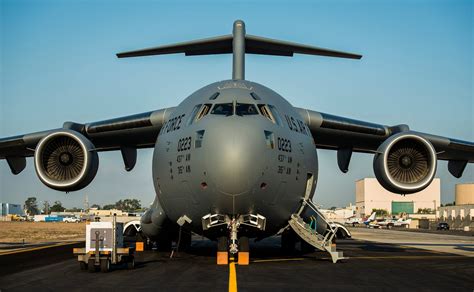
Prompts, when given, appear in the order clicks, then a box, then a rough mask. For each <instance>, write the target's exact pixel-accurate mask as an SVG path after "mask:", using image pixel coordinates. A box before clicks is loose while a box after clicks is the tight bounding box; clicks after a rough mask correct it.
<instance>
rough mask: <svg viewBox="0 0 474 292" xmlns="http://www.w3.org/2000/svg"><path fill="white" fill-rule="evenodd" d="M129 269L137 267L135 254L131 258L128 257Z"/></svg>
mask: <svg viewBox="0 0 474 292" xmlns="http://www.w3.org/2000/svg"><path fill="white" fill-rule="evenodd" d="M127 269H129V270H133V269H135V257H134V256H131V257H130V258H128V261H127Z"/></svg>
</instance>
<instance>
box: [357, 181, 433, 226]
mask: <svg viewBox="0 0 474 292" xmlns="http://www.w3.org/2000/svg"><path fill="white" fill-rule="evenodd" d="M440 200H441V182H440V179H439V178H435V179H433V181H432V182H431V184H430V185H429V186H428V187H427V188H426V189H424V190H422V191H420V192H417V193H414V194H410V195H407V196H404V195H401V194H396V193H392V192H389V191H387V190H386V189H385V188H384V187H382V186H381V185H380V184H379V182H378V181H377V179H375V178H363V179H360V180H358V181H356V216H357V217H366V216H370V214H371V213H372V209H384V210H387V212H388V213H389V214H392V215H394V216H395V215H399V214H401V213H407V214H414V213H417V212H418V209H431V210H432V211H433V212H435V211H436V210H437V209H438V207H439V206H440Z"/></svg>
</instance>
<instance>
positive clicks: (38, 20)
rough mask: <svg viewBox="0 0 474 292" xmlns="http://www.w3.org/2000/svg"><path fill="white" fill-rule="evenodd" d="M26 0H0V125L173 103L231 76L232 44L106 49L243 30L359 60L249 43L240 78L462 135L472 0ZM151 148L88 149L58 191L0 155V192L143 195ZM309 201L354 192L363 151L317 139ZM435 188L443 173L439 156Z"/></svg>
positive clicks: (73, 197)
mask: <svg viewBox="0 0 474 292" xmlns="http://www.w3.org/2000/svg"><path fill="white" fill-rule="evenodd" d="M254 2H256V1H246V2H232V1H213V2H212V1H211V2H206V1H200V2H199V4H197V3H195V2H194V1H189V2H182V1H172V2H171V1H170V2H164V1H111V0H110V1H104V0H99V1H72V0H71V1H26V0H14V1H11V0H0V10H1V15H0V25H1V27H0V35H1V39H0V42H1V43H0V49H1V60H0V61H1V66H0V68H1V72H0V74H1V84H0V85H1V91H0V137H5V136H11V135H17V134H22V133H29V132H34V131H39V130H44V129H50V128H56V127H60V126H61V125H62V123H63V122H64V121H77V122H90V121H96V120H102V119H107V118H112V117H117V116H122V115H128V114H133V113H140V112H144V111H149V110H153V109H158V108H163V107H169V106H174V105H177V104H178V103H179V102H181V101H182V100H183V99H184V98H185V97H186V96H188V95H189V94H191V93H192V92H193V91H195V90H197V89H198V88H200V87H202V86H205V85H206V84H209V83H211V82H214V81H217V80H223V79H229V78H230V77H231V62H232V59H231V56H230V55H218V56H204V57H184V56H183V55H167V56H156V57H146V58H132V59H123V60H118V59H117V58H116V57H115V53H117V52H120V51H125V50H130V49H137V48H143V47H149V46H155V45H160V44H167V43H173V42H178V41H186V40H192V39H198V38H203V37H209V36H216V35H223V34H229V33H231V31H232V23H233V21H234V20H236V19H242V20H244V21H245V22H246V25H247V33H249V34H253V35H261V36H265V37H271V38H278V39H283V40H288V41H294V42H301V43H305V44H312V45H316V46H321V47H327V48H333V49H338V50H346V51H351V52H357V53H361V54H363V55H364V57H363V59H362V60H361V61H354V60H345V59H334V58H324V57H315V56H302V55H296V56H295V57H293V58H284V57H271V56H255V55H249V56H247V58H246V60H247V62H246V78H247V79H248V80H252V81H255V82H259V83H261V84H263V85H266V86H268V87H270V88H272V89H274V90H275V91H277V92H278V93H280V94H281V95H283V96H284V97H285V98H287V99H288V100H289V102H290V103H292V104H293V105H295V106H299V107H306V108H309V109H313V110H317V111H322V112H328V113H332V114H336V115H343V116H347V117H352V118H356V119H362V120H366V121H372V122H377V123H383V124H387V125H394V124H400V123H407V124H409V125H410V127H411V128H412V129H414V130H418V131H424V132H429V133H433V134H438V135H443V136H448V137H453V138H459V139H464V140H469V141H473V140H474V120H473V116H474V103H473V72H472V71H473V66H474V63H473V38H474V37H473V27H474V22H473V2H472V1H349V0H347V1H287V2H286V1H260V2H258V3H254ZM151 157H152V151H151V150H143V151H140V152H139V159H138V163H137V167H136V168H135V170H134V171H133V172H131V173H127V172H125V171H124V170H123V165H122V161H121V158H120V153H101V154H100V159H101V161H100V169H99V172H98V174H97V176H96V179H95V180H94V181H93V182H92V184H91V185H90V186H88V187H87V188H85V189H83V190H81V191H78V192H74V193H70V194H67V195H66V194H64V193H60V192H56V191H53V190H50V189H48V188H47V187H45V186H43V185H42V184H41V183H40V182H39V180H38V179H37V178H36V174H35V173H34V167H33V161H32V160H28V167H27V169H26V170H25V171H24V172H23V173H21V174H20V175H18V176H13V175H11V174H10V172H9V169H8V166H7V164H6V162H5V161H0V201H3V202H11V203H23V202H24V200H25V199H26V197H28V196H36V197H37V198H38V199H39V200H40V201H44V200H49V201H55V200H60V201H62V202H63V204H64V205H66V206H68V207H72V206H78V207H80V206H82V205H83V200H84V195H85V194H87V195H88V197H89V201H90V202H91V203H99V204H105V203H112V202H115V201H117V200H118V199H121V198H127V197H136V198H139V199H141V201H142V203H143V204H145V205H147V204H148V203H151V202H152V200H153V198H154V190H153V186H152V180H151ZM319 158H320V176H319V182H318V188H317V193H316V197H315V198H316V201H317V202H318V203H320V204H322V205H324V206H326V207H330V206H333V205H338V206H342V205H345V204H347V203H349V202H354V200H355V195H354V192H355V184H354V181H355V180H357V179H360V178H363V177H373V176H374V174H373V170H372V156H371V155H365V154H355V155H354V156H353V159H352V161H351V165H350V171H349V173H348V174H342V173H340V172H339V170H338V168H337V164H336V153H334V152H331V151H319ZM437 177H440V178H441V184H442V201H443V202H449V201H453V200H454V186H455V184H456V183H463V182H472V181H474V167H473V166H472V165H470V166H468V168H467V170H466V172H465V174H464V177H463V178H462V179H459V180H456V179H454V178H452V177H451V176H450V175H449V173H448V172H447V169H446V163H445V162H440V163H439V167H438V172H437Z"/></svg>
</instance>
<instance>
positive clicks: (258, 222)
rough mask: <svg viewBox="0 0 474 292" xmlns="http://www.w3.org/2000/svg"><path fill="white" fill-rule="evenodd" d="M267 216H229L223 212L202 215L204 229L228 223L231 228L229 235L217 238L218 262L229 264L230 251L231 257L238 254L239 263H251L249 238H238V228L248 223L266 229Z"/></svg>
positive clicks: (228, 227) (219, 263)
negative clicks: (222, 213)
mask: <svg viewBox="0 0 474 292" xmlns="http://www.w3.org/2000/svg"><path fill="white" fill-rule="evenodd" d="M265 223H266V218H265V217H264V216H262V215H259V214H257V215H253V214H248V215H240V216H235V217H234V216H232V218H231V217H229V216H227V215H221V214H207V215H205V216H203V217H202V227H203V230H207V229H209V228H212V227H216V226H221V225H224V224H225V225H227V229H228V230H229V235H228V236H222V237H219V238H218V239H217V264H218V265H227V264H228V262H229V254H228V253H229V252H230V253H231V255H232V257H231V259H234V257H233V256H237V258H238V264H239V265H248V264H249V258H250V253H249V250H250V248H249V238H248V237H246V236H242V237H240V239H239V238H238V230H239V227H240V225H247V226H252V227H255V228H258V229H259V230H265Z"/></svg>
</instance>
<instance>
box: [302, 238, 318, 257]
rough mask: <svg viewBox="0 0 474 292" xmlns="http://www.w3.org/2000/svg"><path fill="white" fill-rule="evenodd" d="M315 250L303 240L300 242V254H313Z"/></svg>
mask: <svg viewBox="0 0 474 292" xmlns="http://www.w3.org/2000/svg"><path fill="white" fill-rule="evenodd" d="M314 250H315V248H314V246H312V245H311V244H309V243H307V242H306V241H304V240H301V252H302V253H303V254H306V253H312V252H314Z"/></svg>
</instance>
